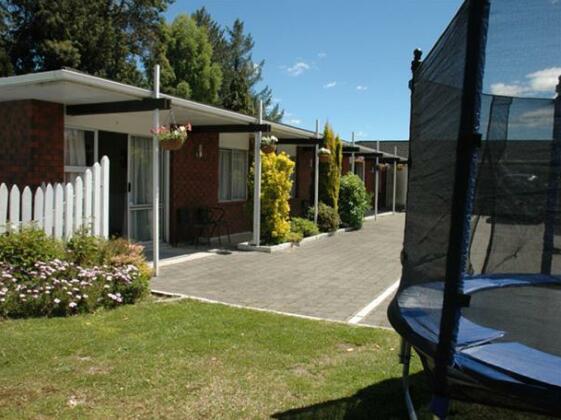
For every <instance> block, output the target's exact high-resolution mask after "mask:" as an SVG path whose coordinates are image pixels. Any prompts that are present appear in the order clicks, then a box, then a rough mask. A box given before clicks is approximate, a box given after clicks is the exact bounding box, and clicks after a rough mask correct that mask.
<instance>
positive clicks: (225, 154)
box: [218, 149, 247, 201]
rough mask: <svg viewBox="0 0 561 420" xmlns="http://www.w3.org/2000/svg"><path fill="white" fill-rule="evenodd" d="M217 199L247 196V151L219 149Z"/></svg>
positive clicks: (243, 197)
mask: <svg viewBox="0 0 561 420" xmlns="http://www.w3.org/2000/svg"><path fill="white" fill-rule="evenodd" d="M218 166H219V172H218V174H219V182H218V199H219V200H220V201H235V200H245V199H246V198H247V151H245V150H235V149H220V154H219V165H218Z"/></svg>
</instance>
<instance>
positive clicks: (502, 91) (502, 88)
mask: <svg viewBox="0 0 561 420" xmlns="http://www.w3.org/2000/svg"><path fill="white" fill-rule="evenodd" d="M526 92H528V88H527V87H525V86H522V85H521V84H520V83H512V84H506V83H493V84H492V85H491V94H492V95H502V96H520V95H523V94H524V93H526Z"/></svg>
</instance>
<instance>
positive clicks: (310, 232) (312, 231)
mask: <svg viewBox="0 0 561 420" xmlns="http://www.w3.org/2000/svg"><path fill="white" fill-rule="evenodd" d="M290 231H291V232H297V233H301V234H302V237H303V238H307V237H308V236H314V235H317V234H318V233H319V229H318V227H317V225H316V224H315V223H314V222H313V221H312V220H308V219H304V218H302V217H293V218H292V220H290Z"/></svg>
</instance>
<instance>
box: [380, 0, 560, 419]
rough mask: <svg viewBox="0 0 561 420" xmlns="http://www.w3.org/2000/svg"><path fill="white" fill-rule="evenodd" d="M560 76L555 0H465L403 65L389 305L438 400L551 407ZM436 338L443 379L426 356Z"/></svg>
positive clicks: (555, 357) (556, 404) (556, 371)
mask: <svg viewBox="0 0 561 420" xmlns="http://www.w3.org/2000/svg"><path fill="white" fill-rule="evenodd" d="M477 6H478V7H477ZM474 10H478V12H477V13H479V14H478V15H477V16H474V13H476V12H474ZM475 21H478V23H479V26H475V27H474V22H475ZM474 28H476V29H474ZM474 30H478V31H479V35H480V43H479V44H477V45H478V49H477V51H476V52H477V60H476V61H477V63H478V64H477V65H475V64H474V65H473V66H471V67H470V63H469V62H468V60H471V59H472V57H473V55H472V54H473V49H474V48H475V45H476V43H474V41H473V38H474V36H475V34H474ZM471 64H473V63H471ZM468 73H469V74H468ZM560 76H561V1H556V0H467V1H466V2H465V3H464V4H463V5H462V6H461V7H460V9H459V11H458V12H457V14H456V16H455V17H454V18H453V20H452V21H451V22H450V24H449V26H448V27H447V29H446V30H445V32H444V33H443V34H442V35H441V37H440V39H439V40H438V41H437V43H436V44H435V46H434V47H433V49H432V50H431V51H430V53H429V54H428V55H427V57H426V58H425V59H424V60H423V61H422V63H421V64H420V66H419V67H418V69H417V70H416V71H415V73H414V78H413V83H412V109H411V127H410V131H411V137H410V156H411V166H410V167H409V180H408V183H409V186H408V197H407V215H406V225H405V237H404V247H403V253H402V265H403V271H402V279H401V284H400V287H399V290H398V293H397V295H396V297H395V298H394V301H393V303H392V305H391V306H390V309H389V312H388V314H389V317H390V321H391V322H392V325H394V327H395V328H396V330H397V331H398V332H399V333H400V334H401V335H403V336H404V338H405V340H407V341H408V342H409V343H411V344H412V345H413V346H414V347H415V348H416V349H417V350H418V352H419V353H420V354H421V355H422V357H423V361H424V364H425V367H426V368H427V371H428V372H429V373H431V374H432V378H433V383H434V385H435V387H436V388H437V389H446V390H447V391H446V393H447V395H446V396H447V397H448V396H450V397H452V398H454V397H458V398H471V399H474V400H477V401H481V402H486V403H493V404H501V405H508V406H513V407H522V408H525V409H531V410H534V411H540V412H545V413H550V414H559V413H561V328H559V322H560V320H561V197H560V193H561V90H560V89H561V88H560V87H559V84H560ZM556 89H557V90H556ZM470 93H471V94H473V95H474V100H473V101H472V102H469V101H466V97H467V96H469V94H470ZM469 117H471V121H472V122H471V123H470V127H469V128H470V129H471V130H472V131H473V133H479V134H480V141H478V137H477V136H475V137H474V136H469V135H468V134H471V133H466V131H465V129H466V125H465V121H466V118H467V119H468V120H469ZM462 142H473V147H472V149H469V148H468V149H467V150H468V151H471V152H470V153H463V152H462V151H459V150H458V149H459V147H461V146H462V145H463V143H462ZM462 153H463V154H462ZM460 162H464V163H465V162H468V165H467V168H468V169H466V172H465V173H464V174H463V175H462V173H460V172H458V165H459V164H460ZM464 175H466V176H467V178H469V179H468V180H467V182H466V184H465V188H463V189H462V187H461V183H458V179H457V178H458V177H459V176H464ZM462 196H463V197H464V198H465V205H464V206H463V209H462V210H463V211H461V212H458V211H457V209H455V207H454V204H455V202H456V204H457V200H458V197H462ZM458 223H463V224H464V229H463V232H464V234H463V235H461V237H454V235H453V234H451V232H454V231H457V229H456V230H455V229H454V227H457V225H458ZM460 231H461V230H460ZM455 241H457V243H458V244H459V249H461V256H460V258H459V272H461V275H460V276H459V278H457V279H456V278H454V275H453V273H452V272H451V270H450V265H451V262H450V261H451V260H450V259H451V253H452V252H454V251H453V249H454V246H453V242H455ZM447 288H448V289H447ZM450 288H452V289H454V288H455V290H452V289H450ZM447 293H449V294H447ZM454 293H455V294H456V298H454V299H453V300H452V299H451V301H450V302H447V301H446V300H447V299H449V298H450V296H453V295H454ZM445 296H446V297H445ZM466 296H467V297H468V298H469V299H465V297H466ZM443 307H444V310H443ZM445 317H448V321H449V322H450V323H451V325H452V328H451V329H450V332H451V334H450V335H447V334H446V331H443V329H446V328H447V327H446V326H445V324H446V322H444V320H443V318H445ZM443 340H446V341H447V342H446V343H443V342H442V341H443ZM446 346H448V348H449V350H450V359H448V360H447V362H446V363H447V366H446V368H447V370H446V372H447V374H446V375H447V377H446V383H444V384H443V383H440V382H442V378H440V379H439V378H438V375H436V376H435V375H434V370H435V369H434V366H435V365H438V363H442V360H440V361H439V359H438V357H437V354H438V351H439V349H440V348H447V347H446ZM458 378H461V379H458ZM439 387H440V388H439ZM489 391H492V392H489Z"/></svg>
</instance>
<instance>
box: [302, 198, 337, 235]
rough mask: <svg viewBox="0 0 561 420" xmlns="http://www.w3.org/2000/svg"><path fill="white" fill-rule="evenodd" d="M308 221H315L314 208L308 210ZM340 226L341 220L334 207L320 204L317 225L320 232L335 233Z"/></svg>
mask: <svg viewBox="0 0 561 420" xmlns="http://www.w3.org/2000/svg"><path fill="white" fill-rule="evenodd" d="M308 219H310V220H313V219H314V208H313V207H310V209H309V210H308ZM340 224H341V220H340V219H339V215H338V214H337V211H336V210H335V209H334V208H333V207H330V206H328V205H327V204H325V203H319V205H318V225H317V226H318V228H319V230H320V231H321V232H333V231H335V230H337V228H338V227H339V225H340Z"/></svg>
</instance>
